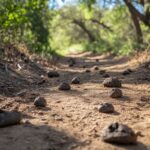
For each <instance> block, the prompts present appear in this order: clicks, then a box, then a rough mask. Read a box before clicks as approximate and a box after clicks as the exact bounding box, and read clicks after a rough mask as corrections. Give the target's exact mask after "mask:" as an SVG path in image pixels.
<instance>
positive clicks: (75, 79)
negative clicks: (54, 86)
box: [71, 77, 80, 84]
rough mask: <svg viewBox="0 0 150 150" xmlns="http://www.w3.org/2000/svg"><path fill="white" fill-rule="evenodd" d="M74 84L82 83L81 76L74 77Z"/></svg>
mask: <svg viewBox="0 0 150 150" xmlns="http://www.w3.org/2000/svg"><path fill="white" fill-rule="evenodd" d="M71 83H72V84H79V83H80V78H79V77H74V78H73V79H72V81H71Z"/></svg>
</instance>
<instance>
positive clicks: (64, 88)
mask: <svg viewBox="0 0 150 150" xmlns="http://www.w3.org/2000/svg"><path fill="white" fill-rule="evenodd" d="M58 89H59V90H62V91H68V90H70V89H71V87H70V85H69V84H68V83H66V82H63V83H61V84H60V85H59V87H58Z"/></svg>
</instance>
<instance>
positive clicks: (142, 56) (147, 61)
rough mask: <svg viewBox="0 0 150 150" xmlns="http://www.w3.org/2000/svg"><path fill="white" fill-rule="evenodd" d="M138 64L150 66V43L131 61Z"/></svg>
mask: <svg viewBox="0 0 150 150" xmlns="http://www.w3.org/2000/svg"><path fill="white" fill-rule="evenodd" d="M130 63H133V64H135V65H136V66H144V67H148V68H150V44H149V46H148V47H147V49H146V50H145V51H143V52H138V53H137V54H136V55H135V56H134V57H133V58H132V59H131V61H130Z"/></svg>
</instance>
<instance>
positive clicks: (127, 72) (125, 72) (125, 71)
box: [122, 69, 132, 75]
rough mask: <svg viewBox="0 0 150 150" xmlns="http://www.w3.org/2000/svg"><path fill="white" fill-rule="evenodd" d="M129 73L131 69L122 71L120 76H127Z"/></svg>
mask: <svg viewBox="0 0 150 150" xmlns="http://www.w3.org/2000/svg"><path fill="white" fill-rule="evenodd" d="M131 72H132V70H131V69H126V70H124V71H123V72H122V74H123V75H128V74H130V73H131Z"/></svg>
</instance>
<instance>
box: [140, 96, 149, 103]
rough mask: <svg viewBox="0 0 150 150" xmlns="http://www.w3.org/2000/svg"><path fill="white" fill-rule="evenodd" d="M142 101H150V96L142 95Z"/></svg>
mask: <svg viewBox="0 0 150 150" xmlns="http://www.w3.org/2000/svg"><path fill="white" fill-rule="evenodd" d="M141 101H142V102H150V96H141Z"/></svg>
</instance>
